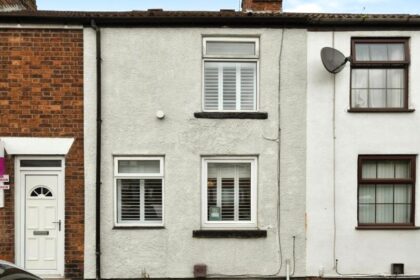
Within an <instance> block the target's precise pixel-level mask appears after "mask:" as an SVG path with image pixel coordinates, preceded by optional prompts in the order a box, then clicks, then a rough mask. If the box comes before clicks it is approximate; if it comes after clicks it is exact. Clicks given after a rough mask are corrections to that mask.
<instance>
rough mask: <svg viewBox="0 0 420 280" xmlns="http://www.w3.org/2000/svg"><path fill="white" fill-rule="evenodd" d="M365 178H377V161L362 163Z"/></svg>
mask: <svg viewBox="0 0 420 280" xmlns="http://www.w3.org/2000/svg"><path fill="white" fill-rule="evenodd" d="M362 178H363V179H376V161H364V162H363V165H362Z"/></svg>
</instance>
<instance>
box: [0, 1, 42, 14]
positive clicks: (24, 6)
mask: <svg viewBox="0 0 420 280" xmlns="http://www.w3.org/2000/svg"><path fill="white" fill-rule="evenodd" d="M23 10H26V11H36V10H37V7H36V0H0V11H1V12H12V11H23Z"/></svg>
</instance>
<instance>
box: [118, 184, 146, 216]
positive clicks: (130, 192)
mask: <svg viewBox="0 0 420 280" xmlns="http://www.w3.org/2000/svg"><path fill="white" fill-rule="evenodd" d="M118 196H119V215H118V216H119V220H120V221H121V222H130V221H134V222H135V221H139V220H140V214H141V211H140V208H141V205H140V180H136V179H124V180H118Z"/></svg>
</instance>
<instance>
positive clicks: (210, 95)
mask: <svg viewBox="0 0 420 280" xmlns="http://www.w3.org/2000/svg"><path fill="white" fill-rule="evenodd" d="M256 83H257V64H256V63H244V62H206V63H205V66H204V110H207V111H253V110H256V95H257V92H256V88H257V86H256Z"/></svg>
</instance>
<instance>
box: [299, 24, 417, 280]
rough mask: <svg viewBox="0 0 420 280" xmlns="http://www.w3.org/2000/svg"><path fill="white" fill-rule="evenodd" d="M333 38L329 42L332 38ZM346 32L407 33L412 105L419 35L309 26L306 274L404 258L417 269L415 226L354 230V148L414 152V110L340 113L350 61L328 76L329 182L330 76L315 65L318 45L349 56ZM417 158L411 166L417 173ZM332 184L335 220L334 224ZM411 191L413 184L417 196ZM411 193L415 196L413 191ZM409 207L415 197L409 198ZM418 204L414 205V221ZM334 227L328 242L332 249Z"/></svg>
mask: <svg viewBox="0 0 420 280" xmlns="http://www.w3.org/2000/svg"><path fill="white" fill-rule="evenodd" d="M333 36H334V44H333ZM352 36H409V37H411V40H410V41H411V42H410V43H411V59H412V61H411V66H410V88H409V95H410V102H409V107H410V108H412V109H417V110H418V109H419V108H418V106H419V104H420V80H419V79H418V78H417V77H419V76H420V52H418V51H417V50H419V49H420V33H419V32H403V31H392V32H391V31H388V32H387V31H381V32H379V31H368V32H335V34H333V33H332V32H309V33H308V45H307V47H308V65H307V67H308V101H307V106H308V111H307V176H306V179H307V181H306V183H307V194H306V201H307V226H308V229H307V275H310V276H317V275H318V273H319V270H320V269H322V268H323V269H324V271H325V275H327V276H335V275H336V272H335V271H334V268H333V267H334V259H335V258H336V259H338V260H339V263H338V270H339V272H340V273H342V274H370V275H372V274H389V273H390V264H391V263H404V264H405V270H406V274H407V275H419V274H420V266H419V265H418V259H419V257H420V232H419V231H416V230H413V231H404V230H396V231H389V230H388V231H387V230H371V231H361V230H356V229H355V227H356V226H357V157H358V155H359V154H418V153H419V152H420V130H419V124H420V115H419V112H418V111H416V112H414V113H403V114H392V113H378V114H372V113H370V114H369V113H360V114H355V113H348V112H347V110H348V109H349V94H350V88H349V86H350V67H349V65H347V67H346V68H345V69H344V70H343V71H342V72H341V73H339V74H337V75H336V87H335V91H336V102H335V105H336V113H335V116H336V160H335V162H336V165H335V170H336V182H335V186H334V182H333V170H334V159H333V122H332V120H333V108H334V104H333V95H334V77H333V75H331V74H329V73H328V72H327V71H326V70H325V69H324V67H323V66H322V63H321V59H320V51H321V49H322V47H326V46H330V47H331V46H334V47H335V48H337V49H339V50H340V51H342V52H343V53H344V54H345V55H350V40H351V37H352ZM419 171H420V169H419V164H417V172H418V174H419ZM334 188H335V205H336V211H335V214H336V226H335V227H334ZM418 193H419V191H418V190H417V194H418ZM417 197H418V195H417ZM417 205H420V204H419V201H418V199H417ZM419 223H420V207H419V206H417V209H416V225H417V226H418V225H419ZM334 229H335V230H336V242H335V249H334Z"/></svg>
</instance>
